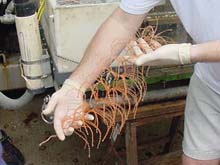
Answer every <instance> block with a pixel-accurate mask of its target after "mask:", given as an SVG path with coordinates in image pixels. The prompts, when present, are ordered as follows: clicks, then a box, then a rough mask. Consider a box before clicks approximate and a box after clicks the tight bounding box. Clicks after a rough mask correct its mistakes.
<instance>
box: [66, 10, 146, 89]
mask: <svg viewBox="0 0 220 165" xmlns="http://www.w3.org/2000/svg"><path fill="white" fill-rule="evenodd" d="M143 19H144V15H131V14H127V13H125V12H123V11H122V10H121V9H117V10H116V11H115V12H114V13H113V14H112V16H110V17H109V18H108V19H107V20H106V21H105V22H104V23H103V25H102V26H101V27H100V28H99V30H98V31H97V32H96V34H95V36H94V37H93V39H92V41H91V43H90V44H89V46H88V48H87V50H86V52H85V54H84V57H83V59H82V61H81V63H80V65H79V66H78V67H77V69H76V70H75V71H74V72H73V73H72V75H71V76H70V79H73V80H74V81H76V82H77V83H78V84H81V85H83V87H84V88H87V87H89V86H90V85H91V84H92V83H93V82H94V81H95V79H96V78H97V77H98V75H100V74H101V72H102V71H103V70H104V69H105V68H106V67H107V66H109V65H110V64H111V63H112V61H113V59H114V58H115V57H116V56H117V55H118V54H119V53H120V52H121V50H122V49H123V48H124V47H125V45H126V44H127V43H128V42H129V41H130V40H131V39H132V37H133V36H134V34H135V32H136V31H137V29H138V27H139V26H140V24H141V23H142V21H143Z"/></svg>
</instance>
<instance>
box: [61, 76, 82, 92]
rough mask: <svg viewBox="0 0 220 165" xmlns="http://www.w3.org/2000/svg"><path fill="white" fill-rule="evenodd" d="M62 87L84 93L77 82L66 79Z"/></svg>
mask: <svg viewBox="0 0 220 165" xmlns="http://www.w3.org/2000/svg"><path fill="white" fill-rule="evenodd" d="M63 86H69V87H71V88H75V89H77V90H79V91H81V92H82V93H85V91H86V88H84V87H82V86H81V85H80V84H78V83H77V82H75V81H73V80H71V79H66V80H65V81H64V83H63Z"/></svg>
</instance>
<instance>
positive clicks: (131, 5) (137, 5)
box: [120, 0, 165, 14]
mask: <svg viewBox="0 0 220 165" xmlns="http://www.w3.org/2000/svg"><path fill="white" fill-rule="evenodd" d="M164 3H165V0H122V1H121V3H120V8H121V9H122V10H124V11H125V12H127V13H130V14H145V13H147V12H149V11H150V10H151V9H152V8H153V7H155V6H158V5H161V4H164Z"/></svg>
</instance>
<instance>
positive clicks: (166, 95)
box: [143, 86, 188, 103]
mask: <svg viewBox="0 0 220 165" xmlns="http://www.w3.org/2000/svg"><path fill="white" fill-rule="evenodd" d="M187 91H188V86H181V87H173V88H167V89H161V90H153V91H149V92H147V94H146V96H145V97H144V101H143V103H151V102H159V101H166V100H170V99H178V98H183V97H186V95H187Z"/></svg>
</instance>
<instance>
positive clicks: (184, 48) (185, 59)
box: [179, 43, 192, 65]
mask: <svg viewBox="0 0 220 165" xmlns="http://www.w3.org/2000/svg"><path fill="white" fill-rule="evenodd" d="M190 47H191V44H190V43H187V44H180V47H179V60H180V63H181V64H182V65H184V64H191V63H192V62H191V57H190Z"/></svg>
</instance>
